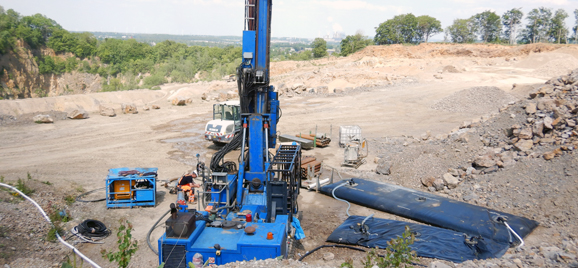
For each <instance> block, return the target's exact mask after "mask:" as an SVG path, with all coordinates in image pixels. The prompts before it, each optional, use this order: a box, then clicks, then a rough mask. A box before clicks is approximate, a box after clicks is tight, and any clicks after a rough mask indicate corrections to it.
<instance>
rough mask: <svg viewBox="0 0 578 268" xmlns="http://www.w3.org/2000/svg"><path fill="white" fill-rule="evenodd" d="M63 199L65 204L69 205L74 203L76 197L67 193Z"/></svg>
mask: <svg viewBox="0 0 578 268" xmlns="http://www.w3.org/2000/svg"><path fill="white" fill-rule="evenodd" d="M64 201H65V202H66V205H68V206H70V205H72V204H74V202H75V201H76V197H74V196H73V195H67V196H65V197H64Z"/></svg>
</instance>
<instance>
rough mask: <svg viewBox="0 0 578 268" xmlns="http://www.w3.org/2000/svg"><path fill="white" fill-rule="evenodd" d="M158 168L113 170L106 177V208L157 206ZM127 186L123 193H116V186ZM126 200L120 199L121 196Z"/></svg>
mask: <svg viewBox="0 0 578 268" xmlns="http://www.w3.org/2000/svg"><path fill="white" fill-rule="evenodd" d="M123 171H124V172H126V171H137V172H138V174H132V175H125V176H123V175H121V172H123ZM157 171H158V168H127V167H123V168H111V169H109V170H108V175H107V176H106V207H107V208H120V207H131V208H132V207H139V206H155V205H156V192H157V189H156V177H157ZM118 183H123V184H125V185H127V187H126V189H123V191H115V189H114V187H115V184H118ZM121 195H122V196H123V197H124V196H126V197H125V198H118V197H119V196H121Z"/></svg>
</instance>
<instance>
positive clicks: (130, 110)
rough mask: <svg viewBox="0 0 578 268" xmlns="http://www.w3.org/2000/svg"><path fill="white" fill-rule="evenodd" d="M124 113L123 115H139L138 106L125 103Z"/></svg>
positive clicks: (123, 105) (123, 106) (122, 107)
mask: <svg viewBox="0 0 578 268" xmlns="http://www.w3.org/2000/svg"><path fill="white" fill-rule="evenodd" d="M121 109H122V113H123V114H137V113H138V111H137V109H136V105H134V104H132V103H123V104H122V105H121Z"/></svg>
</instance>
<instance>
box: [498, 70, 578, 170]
mask: <svg viewBox="0 0 578 268" xmlns="http://www.w3.org/2000/svg"><path fill="white" fill-rule="evenodd" d="M525 112H526V114H527V118H526V122H525V123H524V124H523V125H519V124H516V125H513V126H512V127H511V128H510V129H508V130H507V135H508V137H509V138H510V143H511V144H512V145H513V146H514V147H515V148H516V149H517V150H519V151H524V152H527V151H530V150H532V148H534V147H535V146H537V145H543V146H548V145H551V146H555V147H557V148H555V149H554V150H552V151H548V152H544V153H542V154H541V156H542V157H544V159H546V160H550V159H552V158H554V157H556V156H558V155H561V154H563V152H564V151H572V150H574V149H575V148H576V147H577V146H578V126H577V125H576V123H577V120H578V117H577V113H578V69H576V70H574V71H573V72H572V73H570V74H569V75H563V76H560V77H557V78H552V79H550V80H548V81H547V82H546V84H545V85H544V86H542V87H540V88H539V89H538V91H536V92H533V93H530V100H529V101H528V102H527V103H526V104H525Z"/></svg>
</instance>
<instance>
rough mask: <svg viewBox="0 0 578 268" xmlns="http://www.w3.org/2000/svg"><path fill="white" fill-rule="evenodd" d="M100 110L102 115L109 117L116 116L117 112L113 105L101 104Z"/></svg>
mask: <svg viewBox="0 0 578 268" xmlns="http://www.w3.org/2000/svg"><path fill="white" fill-rule="evenodd" d="M99 110H100V115H102V116H108V117H114V116H116V112H114V109H113V108H112V107H107V106H103V105H100V107H99Z"/></svg>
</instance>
